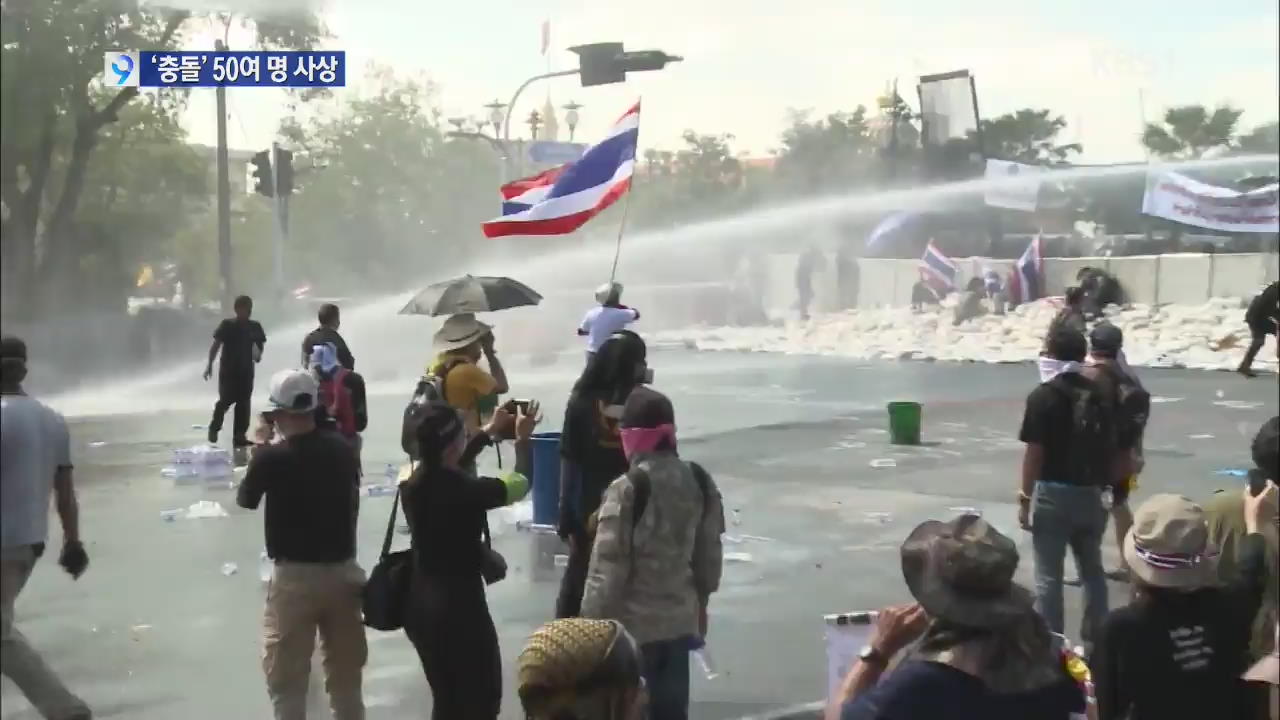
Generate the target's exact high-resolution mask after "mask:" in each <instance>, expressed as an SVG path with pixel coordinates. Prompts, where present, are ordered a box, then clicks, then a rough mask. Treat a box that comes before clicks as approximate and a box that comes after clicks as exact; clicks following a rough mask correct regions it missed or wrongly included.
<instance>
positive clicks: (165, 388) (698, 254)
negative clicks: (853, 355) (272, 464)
mask: <svg viewBox="0 0 1280 720" xmlns="http://www.w3.org/2000/svg"><path fill="white" fill-rule="evenodd" d="M1264 162H1265V163H1270V164H1273V165H1274V164H1275V163H1276V162H1277V158H1276V156H1273V155H1250V156H1242V157H1231V158H1217V159H1212V160H1195V161H1187V162H1178V163H1170V164H1168V165H1167V166H1161V167H1163V168H1169V169H1179V168H1185V169H1195V168H1201V169H1207V168H1214V167H1235V166H1240V165H1251V164H1258V163H1264ZM1149 167H1151V166H1146V165H1129V166H1112V167H1090V168H1073V169H1068V170H1055V171H1052V172H1049V173H1046V174H1044V175H1043V176H1041V180H1042V181H1061V180H1087V179H1094V178H1106V177H1120V176H1126V175H1134V174H1137V173H1145V172H1147V170H1148V169H1149ZM1018 182H1019V180H1017V179H1012V180H1002V179H1001V180H988V179H986V178H981V177H980V178H974V179H971V180H964V181H960V182H950V183H943V184H937V185H929V186H923V187H912V188H903V189H896V190H886V191H880V192H870V193H852V194H850V193H846V194H842V195H830V196H825V197H818V198H813V199H809V200H801V201H797V202H792V203H788V204H786V205H779V206H773V207H765V208H761V209H759V210H752V211H748V212H744V213H740V214H738V215H734V216H731V217H726V218H720V219H715V220H707V221H703V222H697V223H691V224H689V225H684V226H681V227H677V228H673V229H670V230H658V231H647V232H641V233H635V234H630V235H627V236H626V237H625V238H624V239H623V241H622V257H621V262H620V263H619V273H620V274H619V279H620V280H622V281H623V282H624V283H625V284H626V288H627V289H626V291H625V295H624V301H626V300H627V298H632V299H633V301H634V298H636V297H637V296H638V295H639V296H640V297H643V298H645V299H646V301H647V302H649V303H651V304H653V305H655V307H652V308H651V307H648V306H646V307H642V308H641V309H642V312H644V313H645V314H644V320H643V321H642V323H641V325H640V326H639V327H638V329H639V330H641V331H647V330H653V329H660V328H662V327H663V326H664V325H665V326H666V327H667V328H671V327H677V326H679V325H680V324H681V323H682V322H684V323H689V322H690V321H689V319H688V318H690V317H692V316H691V315H690V314H689V308H690V306H693V305H696V304H697V303H698V302H699V294H698V293H699V291H700V290H701V289H704V288H708V287H710V288H715V287H717V286H722V285H723V284H725V283H726V282H727V280H728V278H727V275H728V274H729V272H731V270H730V269H727V268H726V252H736V251H738V250H740V249H742V248H744V247H750V248H753V249H760V248H761V246H762V245H764V244H769V245H771V246H773V247H774V248H777V243H778V242H779V241H780V240H782V241H784V242H789V243H790V244H789V246H788V247H786V248H783V249H786V250H792V249H795V248H798V247H799V246H801V245H803V244H805V242H806V241H805V240H804V239H803V235H799V234H800V233H805V232H810V231H812V232H819V231H820V230H821V229H822V228H824V227H825V226H826V225H827V224H830V223H834V222H838V221H842V220H848V219H851V218H857V217H860V216H865V215H868V214H873V213H884V212H888V211H893V210H902V209H912V208H920V209H924V208H928V207H929V206H930V205H933V204H935V203H937V202H938V201H939V200H945V199H949V198H955V197H958V196H963V195H968V194H980V193H982V192H984V191H985V190H986V189H988V188H992V187H1000V186H1003V185H1011V184H1016V183H1018ZM601 222H604V223H608V222H609V220H608V219H607V218H600V219H597V220H596V223H597V225H598V224H600V223H601ZM783 233H786V234H783ZM798 236H799V237H800V238H801V239H799V240H797V237H798ZM588 239H590V241H591V243H592V244H590V245H587V244H584V241H586V240H588ZM612 240H613V238H612V237H611V236H609V234H608V233H598V234H596V235H589V234H587V233H579V234H577V235H575V236H571V237H569V238H563V239H542V238H514V239H510V240H502V241H488V242H500V243H504V244H505V247H504V248H503V249H504V250H505V251H506V252H507V254H506V256H505V257H496V256H497V255H498V253H485V255H487V256H488V257H487V258H486V259H480V260H477V267H474V268H470V269H469V271H470V272H471V273H472V274H476V275H480V274H484V275H511V276H513V277H517V278H519V279H520V280H522V281H524V282H526V283H528V284H529V285H531V286H532V287H534V288H536V289H538V290H539V291H540V292H542V293H543V295H544V296H545V298H546V299H545V300H544V302H543V304H542V305H540V306H538V307H536V308H519V309H516V310H511V311H506V312H503V313H501V314H499V315H496V316H490V317H488V318H486V320H487V321H488V322H491V323H493V324H494V325H495V326H496V327H497V331H496V335H497V337H498V339H499V344H500V347H501V348H503V349H504V350H510V351H513V352H514V353H515V354H514V355H512V356H510V357H509V358H508V356H505V355H504V358H508V370H509V371H512V377H513V380H516V381H518V376H519V375H520V374H524V373H529V372H534V371H536V369H537V368H539V367H543V368H545V367H548V366H550V365H551V364H552V360H553V356H554V354H555V353H557V352H561V351H568V350H570V349H576V348H577V347H578V344H577V339H576V338H575V336H574V328H575V327H576V326H577V323H578V321H579V320H580V317H581V313H582V312H583V311H584V310H585V309H586V308H587V307H588V305H589V304H590V303H591V288H593V287H594V286H596V285H597V284H599V283H600V282H602V281H603V280H605V279H607V277H608V272H609V267H610V264H611V262H612V259H613V252H614V243H613V242H612ZM479 242H486V241H479ZM552 244H555V245H556V246H557V247H555V248H554V249H550V250H548V249H547V248H548V246H549V245H552ZM497 247H501V246H497ZM442 279H445V278H444V277H441V276H439V275H433V274H430V273H424V274H423V276H422V277H421V278H420V281H419V283H420V285H427V284H429V283H431V282H434V281H437V280H442ZM411 292H412V289H404V290H403V291H400V292H395V293H391V294H387V295H383V296H381V297H379V298H378V299H376V300H372V301H369V302H366V303H363V304H361V305H355V306H349V307H344V308H343V310H342V333H343V335H344V336H345V337H346V338H347V340H348V343H349V344H350V345H351V347H352V352H353V353H354V354H355V355H356V358H357V369H359V370H360V372H361V373H362V374H363V375H364V376H365V378H366V380H368V381H369V382H370V383H371V384H372V385H374V386H378V387H386V386H387V385H392V384H394V385H395V386H396V387H401V386H405V385H406V383H407V382H408V379H409V378H412V377H415V376H417V375H418V374H419V373H421V371H422V368H423V366H424V364H425V363H426V362H427V360H428V359H429V358H430V355H431V353H430V337H431V333H432V332H434V331H435V329H436V328H437V327H438V321H436V320H434V319H429V318H422V317H407V316H400V315H397V313H398V311H399V310H400V308H401V307H402V306H403V305H404V303H405V302H407V300H408V297H409V295H410V294H411ZM637 304H639V303H638V302H637ZM313 325H314V323H312V322H310V321H304V322H299V323H294V324H291V325H288V326H284V327H276V328H268V332H267V334H268V343H267V352H266V353H265V355H264V357H263V361H262V363H261V365H260V366H259V370H258V376H259V377H258V381H257V385H258V390H259V392H263V391H264V389H265V384H266V378H268V377H270V375H271V374H272V373H274V372H275V371H276V370H279V369H281V368H285V367H292V366H296V365H298V364H299V363H300V360H301V348H300V344H301V341H302V337H303V336H304V335H305V333H306V332H308V331H309V330H310V329H311V328H312V327H313ZM211 330H212V328H211ZM206 351H207V346H205V347H201V348H199V349H198V355H197V353H196V351H195V349H193V353H192V356H193V359H192V360H191V361H188V362H182V363H178V364H175V365H173V366H172V367H169V368H167V369H164V370H160V371H157V372H153V373H151V374H149V375H146V376H144V377H141V378H138V379H135V380H126V381H120V382H108V383H104V384H102V385H100V386H97V387H83V388H78V389H76V390H72V391H69V392H67V393H64V394H61V395H58V396H55V397H52V398H51V399H50V401H51V402H52V403H53V404H54V405H55V406H56V407H58V408H59V409H60V410H62V411H63V412H64V413H66V414H68V415H85V414H116V413H127V412H151V411H157V410H165V409H173V408H190V407H196V406H203V405H207V404H210V403H212V398H213V395H214V394H215V393H216V385H215V384H214V382H213V381H211V382H209V383H205V382H203V381H202V380H201V378H200V373H201V371H202V370H203V366H204V354H205V352H206ZM577 368H578V365H577V364H576V363H568V364H567V365H565V367H558V368H556V369H555V370H554V372H555V373H556V374H557V375H559V374H568V375H570V376H571V375H572V373H574V372H576V369H577ZM371 389H372V388H371Z"/></svg>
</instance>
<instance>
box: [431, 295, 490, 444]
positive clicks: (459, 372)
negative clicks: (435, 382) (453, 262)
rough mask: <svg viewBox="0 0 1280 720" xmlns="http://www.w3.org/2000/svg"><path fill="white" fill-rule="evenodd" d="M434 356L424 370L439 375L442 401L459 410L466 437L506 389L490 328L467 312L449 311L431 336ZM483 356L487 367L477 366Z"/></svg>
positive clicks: (472, 432)
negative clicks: (454, 312) (486, 369)
mask: <svg viewBox="0 0 1280 720" xmlns="http://www.w3.org/2000/svg"><path fill="white" fill-rule="evenodd" d="M432 346H433V349H434V350H435V351H436V353H437V356H436V358H435V360H434V361H433V362H432V364H431V366H430V367H429V368H428V371H429V372H430V373H431V374H433V375H435V376H437V377H439V378H441V379H442V383H443V385H444V397H445V401H446V402H448V403H449V405H451V406H452V407H454V408H456V409H457V410H458V411H460V412H461V413H462V416H463V420H464V422H465V424H466V430H467V435H468V437H470V436H471V435H473V434H474V433H476V432H478V431H479V430H480V427H481V426H482V424H483V422H484V419H485V418H486V417H488V416H489V415H490V414H491V413H492V412H493V410H494V408H496V407H497V406H498V396H499V395H502V394H504V393H506V392H507V391H508V390H509V389H510V388H509V387H508V385H507V373H506V371H505V370H503V368H502V363H501V362H499V361H498V353H497V351H496V350H494V340H493V328H492V327H490V326H489V325H486V324H484V323H482V322H480V321H479V320H477V319H476V316H475V315H473V314H471V313H465V314H461V315H450V316H449V317H448V319H446V320H445V321H444V325H442V326H441V327H440V329H439V330H438V331H437V332H436V334H435V337H434V338H433V340H432ZM481 357H483V358H484V359H485V364H486V365H487V366H488V368H489V370H488V372H486V371H485V370H483V369H481V368H480V366H479V362H480V358H481Z"/></svg>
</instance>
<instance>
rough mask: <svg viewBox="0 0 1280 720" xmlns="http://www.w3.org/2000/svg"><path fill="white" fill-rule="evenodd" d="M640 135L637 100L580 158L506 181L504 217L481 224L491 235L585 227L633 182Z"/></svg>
mask: <svg viewBox="0 0 1280 720" xmlns="http://www.w3.org/2000/svg"><path fill="white" fill-rule="evenodd" d="M639 136H640V103H636V104H635V106H634V107H632V108H631V109H630V110H628V111H627V112H626V113H624V114H623V116H622V117H621V118H619V119H618V122H616V123H615V124H614V126H613V127H612V128H611V129H610V130H609V132H608V133H607V134H606V135H605V138H604V139H603V140H601V141H600V142H598V143H596V144H595V145H593V146H591V147H590V148H588V149H587V151H586V152H585V153H583V154H582V157H581V158H579V159H578V161H577V162H574V163H569V164H567V165H562V166H560V167H558V168H553V169H551V170H548V171H546V172H544V173H540V174H538V175H535V176H533V177H530V178H525V179H523V180H517V181H515V182H513V183H508V184H507V185H504V186H503V188H502V196H503V200H504V202H503V204H502V217H500V218H496V219H494V220H490V221H489V222H487V223H484V224H482V225H481V229H482V230H483V231H484V234H485V236H486V237H503V236H505V235H564V234H566V233H571V232H573V231H574V230H577V229H578V228H580V227H582V225H583V224H584V223H586V222H587V221H588V220H590V219H591V218H593V217H595V216H596V215H598V214H600V212H601V211H602V210H604V209H605V208H607V207H609V206H610V205H612V204H613V203H614V202H615V201H616V200H617V199H618V198H620V197H622V195H623V193H625V192H626V191H627V189H628V188H630V187H631V175H632V173H633V172H634V171H635V164H636V143H637V141H638V139H639ZM508 208H510V211H509V210H508Z"/></svg>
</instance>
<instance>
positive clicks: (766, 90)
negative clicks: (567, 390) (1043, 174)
mask: <svg viewBox="0 0 1280 720" xmlns="http://www.w3.org/2000/svg"><path fill="white" fill-rule="evenodd" d="M216 1H217V0H210V2H216ZM300 1H301V0H300ZM320 7H322V13H323V15H324V17H325V19H326V22H327V23H328V25H329V27H330V29H331V30H332V31H333V33H334V34H335V36H336V37H335V39H334V40H333V41H332V42H331V43H329V44H330V46H332V47H334V48H339V49H343V50H346V51H347V58H348V62H349V63H350V66H351V67H352V71H349V72H348V77H347V81H348V85H349V86H350V87H351V88H352V89H353V90H355V91H358V89H359V88H358V84H359V82H360V75H361V72H360V70H359V69H358V68H359V67H361V66H363V65H364V64H365V63H367V62H369V61H373V62H377V63H381V64H386V65H390V66H392V67H393V68H395V69H396V70H397V71H401V72H405V73H421V74H425V75H426V76H427V77H429V78H431V79H432V80H433V81H434V82H435V83H436V84H437V85H438V86H439V91H440V92H439V102H440V105H441V107H442V109H443V110H444V111H445V116H446V117H449V116H453V115H475V116H481V115H483V114H484V113H485V112H486V111H485V110H483V109H482V108H481V105H483V104H484V103H486V102H489V101H491V100H493V99H494V98H499V99H500V100H501V101H502V102H506V101H507V100H508V99H509V98H510V96H511V93H512V92H513V91H514V90H515V88H516V87H517V86H518V85H519V84H520V83H521V82H522V81H523V80H524V79H525V78H527V77H529V76H531V75H534V74H536V73H539V72H542V71H545V69H546V66H547V60H546V59H545V58H544V57H543V56H542V55H540V54H539V44H540V35H541V24H542V21H543V20H544V19H550V20H551V28H552V46H553V48H554V49H553V51H552V53H551V54H552V59H551V62H552V63H553V64H554V66H555V68H556V69H565V68H569V67H573V66H575V65H576V56H574V55H573V54H572V53H569V52H567V51H566V50H563V48H567V47H568V46H570V45H575V44H579V43H587V42H598V41H622V42H624V43H626V46H627V48H628V49H637V50H638V49H648V48H660V49H663V50H666V51H667V52H669V53H672V54H676V55H683V56H684V57H685V62H683V63H679V64H675V65H672V66H669V67H668V69H667V70H665V71H662V72H651V73H637V74H634V75H631V76H630V77H629V79H628V81H627V83H626V84H623V85H614V86H604V87H596V88H581V87H578V85H577V79H576V78H575V77H569V78H561V79H554V80H550V81H546V82H545V83H542V84H539V85H535V86H533V87H531V88H530V89H529V90H528V91H526V93H525V94H524V95H523V96H522V98H521V101H520V103H519V106H518V107H517V108H516V116H515V117H514V118H513V121H512V125H513V127H512V133H513V135H515V134H516V132H517V129H518V131H519V133H520V134H521V135H527V133H528V128H527V127H526V126H525V125H524V124H523V122H521V123H520V124H519V125H518V126H517V125H516V122H515V121H516V120H517V119H519V120H523V118H524V117H526V116H527V115H528V114H529V111H530V110H531V109H533V107H534V106H535V104H536V106H537V107H539V108H541V106H542V104H543V102H544V101H545V99H546V93H547V91H548V89H549V90H550V93H551V97H552V99H553V101H554V102H555V103H556V104H557V105H560V104H563V103H564V102H567V101H569V100H576V101H577V102H579V103H582V104H583V105H584V106H585V107H584V108H583V109H582V110H581V115H582V121H581V124H580V126H579V128H578V136H577V137H578V139H579V140H585V141H590V140H591V139H592V138H593V137H594V136H596V135H598V134H599V133H600V131H601V130H602V129H603V128H604V127H605V126H607V125H608V124H609V123H610V122H611V121H612V120H613V119H615V118H616V117H617V116H618V115H619V114H621V113H622V111H623V110H625V109H626V107H627V105H628V103H630V102H633V101H634V100H635V99H636V98H637V97H643V100H644V109H643V112H642V120H641V131H640V132H641V134H640V142H641V145H642V147H660V148H668V149H670V148H674V147H676V146H678V145H679V144H680V141H679V138H680V134H681V133H682V132H683V131H684V130H685V129H693V130H696V131H698V132H701V133H721V132H725V133H731V134H733V135H734V136H735V137H736V140H735V141H734V143H733V147H734V149H735V150H737V151H739V152H747V153H749V154H751V155H754V156H758V155H765V154H767V153H768V152H769V151H770V150H771V149H773V148H776V147H778V135H779V133H780V132H781V131H782V129H783V128H784V126H785V124H786V115H787V113H786V111H787V108H811V109H812V110H813V111H814V112H815V113H827V112H831V111H835V110H849V109H852V108H854V107H855V106H857V105H859V104H863V105H867V106H868V107H874V103H875V98H876V96H877V95H878V94H880V93H881V92H882V91H883V89H884V87H885V84H886V82H891V81H892V80H893V79H894V78H895V77H896V78H898V82H899V91H900V92H901V93H902V95H903V96H904V97H905V98H907V100H908V101H909V102H910V103H911V104H912V105H913V106H915V105H916V104H917V101H916V95H915V80H916V78H917V77H918V76H919V75H921V74H930V73H937V72H946V71H950V70H955V69H961V68H968V69H969V70H971V71H972V72H973V73H974V75H975V76H976V78H977V87H978V99H979V105H980V110H981V112H982V115H983V116H984V117H993V116H995V115H998V114H1001V113H1004V112H1008V111H1011V110H1015V109H1018V108H1022V107H1047V108H1050V109H1052V110H1053V111H1054V112H1056V113H1059V114H1062V115H1064V116H1065V117H1066V119H1067V121H1068V123H1069V127H1068V129H1067V131H1066V133H1065V134H1064V141H1079V142H1083V143H1084V146H1085V154H1084V156H1083V159H1084V160H1085V161H1089V162H1112V161H1122V160H1133V159H1140V158H1141V157H1142V151H1141V147H1140V145H1139V143H1138V141H1137V137H1138V133H1139V132H1140V127H1141V117H1142V112H1143V105H1142V104H1140V102H1139V97H1140V95H1141V96H1143V97H1144V98H1145V113H1146V117H1147V118H1148V119H1149V120H1154V119H1156V118H1157V117H1158V116H1159V115H1160V113H1161V112H1162V111H1163V108H1165V107H1166V106H1168V105H1172V104H1179V103H1192V102H1195V103H1206V104H1213V103H1222V102H1228V103H1231V104H1232V105H1235V106H1236V107H1239V108H1241V109H1243V110H1244V111H1245V114H1244V117H1243V119H1242V125H1243V126H1244V127H1246V128H1247V127H1252V126H1254V125H1257V124H1260V123H1263V122H1266V121H1269V120H1273V119H1275V118H1276V117H1277V116H1278V115H1280V101H1278V99H1277V97H1278V96H1277V85H1278V84H1280V73H1278V70H1277V65H1278V63H1277V55H1278V53H1280V48H1278V47H1277V33H1278V28H1280V18H1278V17H1277V7H1276V2H1275V0H1234V2H1226V3H1208V2H1204V1H1203V0H1163V1H1159V2H1157V1H1155V0H1107V1H1105V2H1104V1H1103V0H1074V2H1069V3H1063V2H1052V3H1051V2H1048V0H1023V1H1022V2H1011V1H1008V0H972V1H971V2H968V3H955V2H952V1H951V0H914V1H913V2H912V1H903V0H898V1H897V2H886V1H881V0H856V1H854V0H787V1H782V2H779V1H778V0H644V1H643V2H638V3H636V2H628V3H613V2H603V1H601V0H592V1H591V2H586V1H585V0H530V1H528V2H517V1H515V0H491V1H490V2H450V3H445V2H423V1H422V0H328V1H327V2H323V4H322V5H321V6H320ZM239 42H240V45H239V46H241V47H243V46H244V44H245V43H247V42H248V38H243V37H242V38H239ZM236 43H237V36H236V35H235V34H234V33H233V35H232V45H233V47H234V46H236ZM193 44H194V45H200V44H208V45H211V44H212V35H208V36H199V37H196V38H194V39H193ZM228 95H229V97H230V107H231V110H232V113H233V117H232V119H231V121H230V123H229V125H228V127H229V137H230V144H231V145H232V146H233V147H241V148H250V149H256V148H260V147H266V146H267V145H268V144H269V143H270V141H271V138H272V135H273V133H274V130H275V127H276V123H277V122H278V120H279V118H280V115H281V113H282V112H283V103H282V95H281V93H279V92H278V91H274V90H257V89H237V90H232V91H230V92H229V93H228ZM213 107H214V106H213V91H212V90H196V91H193V97H192V101H191V107H190V110H189V113H188V117H187V124H188V127H189V129H190V131H191V134H192V140H193V141H195V142H203V143H212V142H213V139H214V129H213V128H214V110H213ZM561 132H562V139H563V133H564V130H563V126H562V129H561Z"/></svg>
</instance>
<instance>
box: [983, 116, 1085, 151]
mask: <svg viewBox="0 0 1280 720" xmlns="http://www.w3.org/2000/svg"><path fill="white" fill-rule="evenodd" d="M981 126H982V143H983V149H984V150H985V152H986V155H987V157H993V158H998V159H1000V160H1011V161H1013V162H1020V163H1026V164H1028V165H1065V164H1067V158H1068V157H1070V155H1071V154H1072V153H1079V152H1081V150H1082V149H1083V148H1082V147H1081V146H1080V144H1079V143H1067V144H1064V145H1058V144H1057V142H1056V141H1057V138H1058V135H1059V134H1061V133H1062V131H1063V130H1065V129H1066V127H1067V121H1066V119H1065V118H1063V117H1062V116H1061V115H1058V116H1052V115H1050V112H1049V111H1048V110H1034V109H1031V108H1023V109H1022V110H1018V111H1017V112H1012V113H1007V114H1005V115H1001V116H1000V117H997V118H994V119H991V120H983V121H982V123H981Z"/></svg>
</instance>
